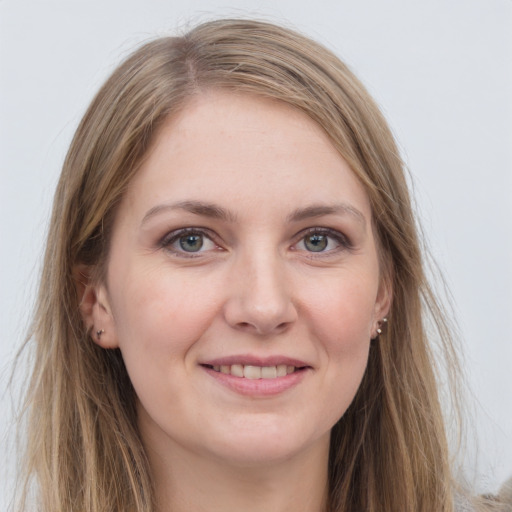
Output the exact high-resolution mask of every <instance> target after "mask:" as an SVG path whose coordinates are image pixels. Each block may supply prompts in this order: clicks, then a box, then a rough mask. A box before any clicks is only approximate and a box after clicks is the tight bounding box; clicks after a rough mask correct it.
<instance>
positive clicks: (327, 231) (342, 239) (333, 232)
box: [159, 226, 352, 248]
mask: <svg viewBox="0 0 512 512" xmlns="http://www.w3.org/2000/svg"><path fill="white" fill-rule="evenodd" d="M314 233H319V234H323V235H326V236H330V237H331V238H333V239H335V240H337V241H338V242H339V243H340V244H342V245H344V246H346V247H348V248H350V247H351V246H352V242H351V240H350V238H349V237H348V236H347V235H346V234H345V233H343V232H341V231H339V230H337V229H333V228H328V227H323V226H311V227H308V228H305V229H301V230H300V231H299V232H298V233H296V234H295V235H294V236H293V237H292V240H294V241H293V243H292V246H295V245H296V244H298V243H299V242H300V241H301V240H302V239H303V238H304V237H306V236H307V235H310V234H314ZM187 234H200V235H202V236H205V237H206V238H208V239H209V240H211V241H212V242H213V243H215V244H217V245H219V246H222V243H220V240H222V239H220V237H219V236H218V235H217V234H216V233H215V232H214V231H212V230H211V229H209V228H205V227H196V226H188V227H184V228H179V229H175V230H172V231H170V232H168V233H167V234H165V235H164V236H163V237H162V238H161V239H160V243H159V244H160V245H161V246H162V247H165V246H168V245H169V244H171V243H173V242H174V241H176V240H177V239H178V238H180V237H181V236H185V235H187ZM219 239H220V240H219Z"/></svg>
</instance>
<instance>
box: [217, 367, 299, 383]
mask: <svg viewBox="0 0 512 512" xmlns="http://www.w3.org/2000/svg"><path fill="white" fill-rule="evenodd" d="M211 368H212V369H213V370H214V371H216V372H220V373H225V374H227V375H233V376H235V377H244V378H246V379H251V380H254V379H275V378H276V377H285V376H286V375H289V374H290V373H293V372H294V371H295V370H296V368H295V366H289V365H288V366H287V365H286V364H279V365H277V366H253V365H250V364H247V365H243V364H232V365H231V366H229V365H222V366H217V365H215V366H212V367H211Z"/></svg>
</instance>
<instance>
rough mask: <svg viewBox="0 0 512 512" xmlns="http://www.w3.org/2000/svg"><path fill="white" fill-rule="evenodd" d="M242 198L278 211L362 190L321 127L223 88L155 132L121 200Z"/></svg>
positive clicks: (359, 196) (361, 198) (360, 201)
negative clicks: (144, 156)
mask: <svg viewBox="0 0 512 512" xmlns="http://www.w3.org/2000/svg"><path fill="white" fill-rule="evenodd" d="M190 198H192V199H199V200H202V201H207V202H219V201H221V202H226V201H228V202H229V201H230V200H231V201H233V200H234V199H235V198H236V199H239V200H242V203H241V204H242V205H247V206H249V205H251V204H254V203H257V205H259V207H260V209H261V211H262V212H263V211H264V208H265V207H270V206H272V207H273V208H274V209H275V207H276V205H280V206H281V207H282V208H283V210H285V209H288V210H289V209H290V208H297V206H298V205H297V203H301V204H304V205H305V206H306V205H307V203H314V204H318V203H322V202H331V203H334V202H339V201H342V200H345V201H348V200H350V202H354V203H356V204H357V208H358V209H362V210H364V211H365V213H366V214H368V215H369V213H370V212H369V202H368V198H367V195H366V193H365V190H364V188H363V186H362V185H361V183H360V182H359V180H358V179H357V178H356V176H355V174H354V173H353V172H352V170H351V169H350V167H349V166H348V164H347V163H346V161H345V160H344V159H343V158H342V157H341V155H340V154H339V153H338V151H337V150H336V149H335V148H334V146H333V145H332V143H331V141H330V139H329V137H328V136H327V135H326V134H325V132H324V131H323V129H322V128H321V127H320V126H319V125H318V124H317V123H315V122H314V121H312V120H311V119H310V118H309V117H307V116H306V115H305V114H303V113H302V112H300V111H298V110H297V109H294V108H293V107H290V106H288V105H285V104H283V103H282V102H278V101H275V100H271V99H266V98H261V97H255V96H250V95H247V94H237V93H231V92H224V91H208V92H205V93H202V94H200V95H197V96H195V97H193V98H192V99H191V100H190V101H189V102H188V103H187V105H186V106H185V108H184V109H183V110H182V111H181V112H180V113H179V114H178V115H176V116H175V117H172V118H170V119H168V120H167V121H166V122H165V123H164V124H163V126H162V127H161V128H160V130H159V132H158V133H157V136H156V138H155V141H154V143H153V145H152V147H151V149H150V151H149V152H148V155H147V157H146V159H145V161H144V163H143V165H142V167H141V169H140V171H139V172H138V173H137V174H136V176H135V177H134V179H133V181H132V183H131V185H130V187H129V189H128V193H127V197H125V201H124V202H125V203H126V202H129V203H131V204H132V206H135V203H140V202H144V203H147V204H149V203H155V202H159V201H169V200H186V199H190Z"/></svg>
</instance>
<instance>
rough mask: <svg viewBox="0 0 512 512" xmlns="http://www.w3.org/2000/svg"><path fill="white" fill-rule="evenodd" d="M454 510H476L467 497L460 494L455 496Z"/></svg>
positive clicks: (465, 511)
mask: <svg viewBox="0 0 512 512" xmlns="http://www.w3.org/2000/svg"><path fill="white" fill-rule="evenodd" d="M455 512H477V511H476V508H475V507H474V506H473V505H472V503H471V502H470V500H469V498H467V497H466V496H463V495H461V494H457V495H456V496H455Z"/></svg>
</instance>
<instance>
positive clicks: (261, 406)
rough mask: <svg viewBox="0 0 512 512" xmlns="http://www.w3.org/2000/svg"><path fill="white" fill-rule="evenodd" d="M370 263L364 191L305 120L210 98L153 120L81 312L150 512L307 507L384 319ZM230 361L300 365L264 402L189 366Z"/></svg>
mask: <svg viewBox="0 0 512 512" xmlns="http://www.w3.org/2000/svg"><path fill="white" fill-rule="evenodd" d="M198 203H199V204H200V207H198ZM176 205H178V206H176ZM204 205H208V208H205V207H204ZM212 205H213V206H215V208H216V209H212V208H211V206H212ZM333 206H335V207H334V208H333ZM313 207H314V208H313ZM219 209H222V211H223V212H224V216H223V217H219V216H218V212H219ZM226 212H227V213H226ZM183 228H193V231H192V233H191V232H188V233H187V234H186V235H184V234H183V233H181V237H182V238H180V233H179V232H178V230H180V229H183ZM190 235H192V236H195V237H196V238H195V239H194V240H200V241H201V240H202V243H203V245H202V247H201V248H200V250H199V251H195V252H187V250H188V249H189V248H190V244H189V241H190V239H187V238H186V236H190ZM315 235H316V237H317V238H316V239H315V238H311V237H312V236H313V237H314V236H315ZM184 236H185V238H183V237H184ZM197 237H199V238H197ZM308 237H309V238H308ZM180 242H181V243H184V244H185V247H186V249H187V250H184V249H183V246H182V245H180ZM306 242H307V243H306ZM313 242H316V243H317V244H318V245H319V246H320V249H321V250H319V251H312V250H311V249H312V248H314V247H317V246H315V245H314V243H313ZM187 244H188V245H187ZM324 244H325V246H324ZM194 247H195V246H194ZM378 261H379V258H378V250H377V246H376V241H375V238H374V235H373V231H372V216H371V210H370V205H369V201H368V197H367V195H366V193H365V190H364V188H363V187H362V185H361V184H360V183H359V181H358V180H357V178H356V177H355V175H354V173H353V172H352V171H351V169H350V168H349V166H348V164H347V163H346V162H345V160H344V159H343V158H342V157H341V156H340V155H339V153H338V152H337V151H336V150H335V149H334V147H333V146H332V144H331V142H330V141H329V139H328V138H327V136H326V135H325V133H324V132H323V131H322V130H321V129H320V127H319V126H318V125H316V124H315V123H314V122H313V121H312V120H310V119H309V118H307V117H306V116H305V115H304V114H302V113H299V112H297V111H295V110H293V109H292V108H290V107H288V106H286V105H283V104H280V103H276V102H273V101H271V100H267V99H261V98H255V97H251V96H247V95H235V94H233V93H229V94H228V93H224V92H218V91H214V92H208V93H203V94H201V95H199V96H197V97H195V98H194V99H192V100H191V101H190V103H189V104H188V105H187V107H186V108H185V109H184V111H183V112H182V113H181V114H180V115H179V116H177V117H175V118H172V119H169V120H168V121H167V122H166V124H165V125H164V126H163V128H162V129H161V130H160V132H159V134H158V137H157V138H156V140H155V142H154V144H153V147H152V149H151V150H150V152H149V154H148V156H147V159H146V160H145V162H144V164H143V166H142V168H141V170H140V172H139V173H138V174H137V175H136V177H135V178H134V180H133V182H132V183H131V185H130V187H129V189H128V191H127V193H126V195H125V197H124V199H123V201H122V203H121V205H120V207H119V211H118V213H117V216H116V221H115V224H114V229H113V234H112V243H111V252H110V255H109V261H108V266H107V277H106V281H105V282H103V283H96V284H90V285H89V286H88V287H87V289H86V291H85V294H84V301H83V302H82V312H83V313H84V319H85V321H86V323H87V324H88V325H89V326H90V327H92V328H93V332H96V330H97V329H100V328H101V329H103V330H104V331H105V332H104V333H103V334H102V335H101V336H100V337H96V338H95V341H96V342H97V343H98V344H100V345H101V346H102V347H104V348H106V349H108V348H115V347H119V348H120V349H121V351H122V354H123V358H124V361H125V363H126V367H127V370H128V373H129V375H130V378H131V380H132V382H133V385H134V387H135V390H136V392H137V396H138V400H139V402H138V412H139V427H140V431H141V435H142V439H143V442H144V445H145V447H146V449H147V452H148V456H149V460H150V466H151V470H152V473H153V478H154V482H155V491H156V496H157V503H158V506H159V509H160V510H171V509H172V510H173V511H181V510H183V511H184V510H197V511H202V510H205V511H206V510H208V511H215V510H219V511H220V510H223V511H226V510H239V509H242V510H244V511H246V510H249V511H250V510H268V511H276V512H277V511H284V510H294V511H295V512H296V511H300V510H305V511H306V510H307V511H309V512H311V511H314V510H321V509H322V508H323V507H324V505H325V497H326V485H327V459H328V448H329V438H330V430H331V428H332V427H333V425H334V424H335V423H336V421H337V420H338V419H339V418H340V417H341V416H342V415H343V413H344V412H345V411H346V409H347V408H348V406H349V405H350V403H351V401H352V400H353V398H354V395H355V393H356V391H357V389H358V386H359V384H360V382H361V378H362V376H363V373H364V370H365V368H366V364H367V358H368V350H369V344H370V339H371V338H372V337H373V336H375V333H376V329H377V323H378V321H379V320H380V319H382V318H383V317H384V316H385V315H386V313H387V310H388V308H389V301H390V292H389V290H388V289H387V288H386V286H385V285H383V284H382V282H381V279H380V272H379V263H378ZM247 355H250V356H253V357H256V358H268V357H273V356H277V357H278V358H282V357H288V358H294V359H297V360H300V361H301V362H303V363H304V366H305V367H304V369H303V370H301V377H300V379H298V380H297V382H296V383H295V384H294V385H293V386H291V387H288V388H286V389H285V390H284V391H280V392H277V393H274V394H268V393H267V394H265V392H261V389H260V388H254V389H252V391H251V390H249V393H241V392H239V391H238V390H233V389H231V388H230V387H228V386H226V385H225V384H224V383H223V382H221V381H219V380H218V378H217V377H218V375H215V374H214V372H212V370H211V369H208V368H207V367H205V366H204V364H205V362H208V361H212V360H214V359H216V358H217V359H218V358H225V357H228V356H235V358H236V357H242V356H247Z"/></svg>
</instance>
